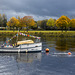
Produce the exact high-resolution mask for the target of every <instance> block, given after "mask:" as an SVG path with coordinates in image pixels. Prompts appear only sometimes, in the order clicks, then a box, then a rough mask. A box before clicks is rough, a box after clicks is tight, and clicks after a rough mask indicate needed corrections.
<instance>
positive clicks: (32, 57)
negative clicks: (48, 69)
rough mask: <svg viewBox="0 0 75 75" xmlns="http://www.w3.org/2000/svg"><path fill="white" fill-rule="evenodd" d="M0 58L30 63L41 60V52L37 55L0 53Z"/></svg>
mask: <svg viewBox="0 0 75 75" xmlns="http://www.w3.org/2000/svg"><path fill="white" fill-rule="evenodd" d="M0 56H5V57H10V58H11V57H14V59H16V61H17V62H23V63H24V62H25V63H32V62H33V61H35V60H38V61H40V60H41V52H39V53H1V54H0Z"/></svg>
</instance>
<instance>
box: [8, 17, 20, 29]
mask: <svg viewBox="0 0 75 75" xmlns="http://www.w3.org/2000/svg"><path fill="white" fill-rule="evenodd" d="M18 25H19V20H18V19H16V18H15V17H12V18H10V20H9V21H8V22H7V26H8V27H10V28H11V27H13V30H14V27H18Z"/></svg>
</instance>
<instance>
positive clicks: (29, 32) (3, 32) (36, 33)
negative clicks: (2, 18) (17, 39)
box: [0, 30, 75, 37]
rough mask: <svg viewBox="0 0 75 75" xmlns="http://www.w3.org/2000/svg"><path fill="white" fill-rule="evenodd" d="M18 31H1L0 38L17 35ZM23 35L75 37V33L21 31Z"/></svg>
mask: <svg viewBox="0 0 75 75" xmlns="http://www.w3.org/2000/svg"><path fill="white" fill-rule="evenodd" d="M17 32H18V31H9V30H0V36H2V35H5V36H6V35H7V36H8V35H15V34H16V33H17ZM20 32H21V33H26V34H31V35H36V36H48V37H75V31H67V32H65V31H63V32H62V31H28V32H25V31H20Z"/></svg>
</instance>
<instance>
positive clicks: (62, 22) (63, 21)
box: [56, 16, 70, 31]
mask: <svg viewBox="0 0 75 75" xmlns="http://www.w3.org/2000/svg"><path fill="white" fill-rule="evenodd" d="M69 23H70V19H69V18H68V17H67V16H61V17H60V18H59V19H58V20H56V26H57V27H60V28H61V29H62V31H63V29H65V30H66V29H67V28H69Z"/></svg>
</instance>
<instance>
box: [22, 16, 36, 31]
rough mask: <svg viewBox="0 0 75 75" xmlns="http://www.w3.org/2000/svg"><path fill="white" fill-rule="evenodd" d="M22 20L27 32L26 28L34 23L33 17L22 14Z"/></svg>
mask: <svg viewBox="0 0 75 75" xmlns="http://www.w3.org/2000/svg"><path fill="white" fill-rule="evenodd" d="M22 20H23V21H22V22H23V24H24V26H25V27H26V29H27V32H28V30H29V29H30V27H31V26H34V25H35V22H34V19H33V18H32V16H24V17H23V18H22Z"/></svg>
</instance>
